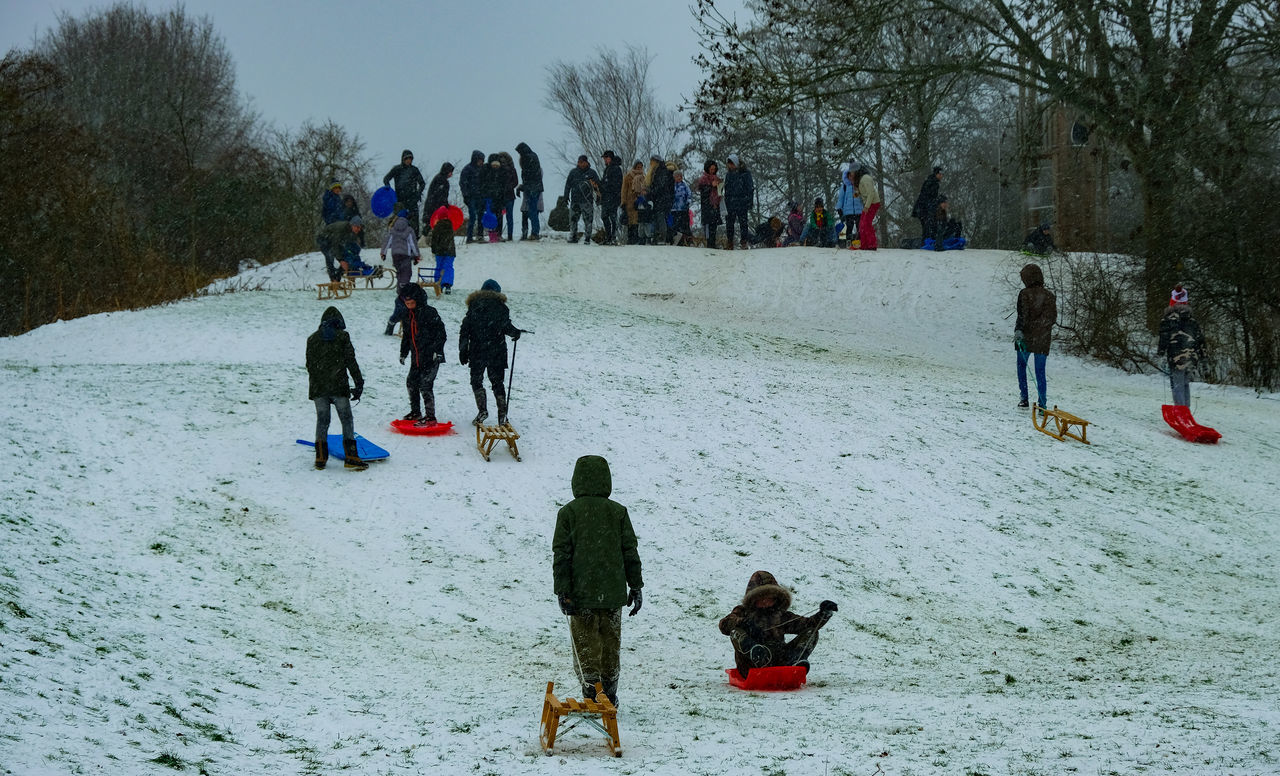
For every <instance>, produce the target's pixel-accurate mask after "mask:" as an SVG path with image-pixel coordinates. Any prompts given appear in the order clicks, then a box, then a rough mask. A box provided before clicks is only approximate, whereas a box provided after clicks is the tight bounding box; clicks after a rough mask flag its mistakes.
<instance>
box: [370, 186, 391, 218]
mask: <svg viewBox="0 0 1280 776" xmlns="http://www.w3.org/2000/svg"><path fill="white" fill-rule="evenodd" d="M395 206H396V192H395V189H393V188H391V187H390V186H383V187H382V188H380V189H378V190H377V191H375V192H373V199H371V200H369V209H370V210H372V211H373V214H374V215H375V216H377V217H378V218H386V217H387V216H389V215H391V211H392V210H394V209H395Z"/></svg>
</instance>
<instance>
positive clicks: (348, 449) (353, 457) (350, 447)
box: [342, 439, 369, 471]
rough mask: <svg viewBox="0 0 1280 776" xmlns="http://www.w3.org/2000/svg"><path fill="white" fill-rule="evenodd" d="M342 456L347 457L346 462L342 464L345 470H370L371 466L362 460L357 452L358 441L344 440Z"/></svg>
mask: <svg viewBox="0 0 1280 776" xmlns="http://www.w3.org/2000/svg"><path fill="white" fill-rule="evenodd" d="M342 454H343V455H344V456H346V460H345V461H343V462H342V466H343V468H346V469H355V470H356V471H364V470H365V469H368V468H369V464H367V463H365V462H364V461H362V460H360V454H359V453H357V452H356V440H354V439H344V440H342Z"/></svg>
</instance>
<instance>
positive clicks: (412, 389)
mask: <svg viewBox="0 0 1280 776" xmlns="http://www.w3.org/2000/svg"><path fill="white" fill-rule="evenodd" d="M439 371H440V365H439V364H437V363H436V362H435V361H432V362H431V363H430V364H419V365H417V366H411V367H409V376H408V377H407V378H406V379H405V381H404V384H405V387H406V388H408V389H409V409H411V410H413V411H414V412H421V413H422V414H423V416H424V417H428V418H434V417H435V416H436V374H438V373H439ZM419 397H421V400H422V403H421V404H419V403H418V400H419Z"/></svg>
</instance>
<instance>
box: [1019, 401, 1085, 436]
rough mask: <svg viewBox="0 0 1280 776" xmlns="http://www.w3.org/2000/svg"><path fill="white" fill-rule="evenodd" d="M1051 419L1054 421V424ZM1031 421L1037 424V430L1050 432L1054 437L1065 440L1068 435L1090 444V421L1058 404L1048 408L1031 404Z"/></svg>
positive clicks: (1045, 432)
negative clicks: (1061, 408) (1059, 407)
mask: <svg viewBox="0 0 1280 776" xmlns="http://www.w3.org/2000/svg"><path fill="white" fill-rule="evenodd" d="M1049 421H1053V423H1052V425H1051V424H1050V422H1049ZM1031 422H1032V424H1034V425H1035V427H1036V430H1037V431H1039V432H1041V433H1044V434H1048V435H1049V436H1051V437H1053V438H1054V439H1058V440H1065V439H1066V438H1067V437H1071V438H1072V439H1074V440H1076V441H1079V442H1084V443H1085V444H1086V445H1087V444H1089V438H1088V437H1089V421H1087V420H1085V419H1084V418H1078V417H1076V416H1075V415H1072V414H1071V413H1070V412H1067V411H1066V410H1060V409H1058V405H1056V404H1055V405H1053V409H1051V410H1047V409H1045V408H1044V407H1041V406H1040V405H1039V404H1032V405H1031Z"/></svg>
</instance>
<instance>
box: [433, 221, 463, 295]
mask: <svg viewBox="0 0 1280 776" xmlns="http://www.w3.org/2000/svg"><path fill="white" fill-rule="evenodd" d="M431 253H432V255H433V256H435V257H436V271H435V274H434V275H433V276H432V279H433V280H434V281H435V282H437V283H439V284H440V288H441V290H443V291H444V292H445V293H446V294H452V293H453V260H454V259H455V258H456V257H457V255H458V248H457V246H456V245H455V244H454V242H453V222H452V221H450V220H449V211H448V210H447V209H446V208H444V207H441V208H439V209H437V210H436V212H435V213H433V214H432V216H431Z"/></svg>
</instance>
